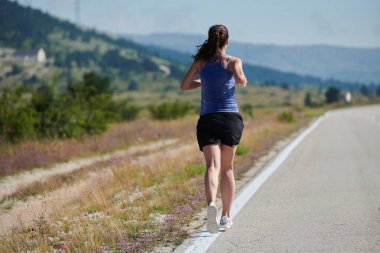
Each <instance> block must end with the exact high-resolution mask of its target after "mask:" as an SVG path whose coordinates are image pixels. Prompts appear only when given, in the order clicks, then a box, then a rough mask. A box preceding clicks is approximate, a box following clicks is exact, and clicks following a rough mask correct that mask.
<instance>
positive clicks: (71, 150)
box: [0, 117, 194, 177]
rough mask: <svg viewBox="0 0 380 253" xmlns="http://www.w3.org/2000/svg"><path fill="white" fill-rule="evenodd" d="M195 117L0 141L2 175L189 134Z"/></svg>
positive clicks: (142, 121)
mask: <svg viewBox="0 0 380 253" xmlns="http://www.w3.org/2000/svg"><path fill="white" fill-rule="evenodd" d="M193 121H194V117H187V118H185V119H181V120H177V121H173V122H171V121H162V122H161V121H151V120H137V121H134V122H129V123H121V124H115V125H113V126H111V127H110V129H109V130H108V131H107V132H105V133H103V134H101V135H98V136H87V137H83V138H81V139H63V140H62V139H61V140H59V139H55V140H30V141H26V142H23V143H20V144H12V143H0V177H1V176H5V175H9V174H13V173H16V172H19V171H22V170H25V169H30V168H34V167H47V166H50V165H52V164H55V163H57V162H66V161H68V160H70V159H72V158H78V157H85V156H89V155H95V154H102V153H106V152H110V151H114V150H117V149H124V148H127V147H129V146H131V145H136V144H141V143H145V142H149V141H152V140H157V139H166V138H173V137H187V134H186V135H185V136H183V133H191V132H193V127H194V126H193V125H192V124H191V122H193Z"/></svg>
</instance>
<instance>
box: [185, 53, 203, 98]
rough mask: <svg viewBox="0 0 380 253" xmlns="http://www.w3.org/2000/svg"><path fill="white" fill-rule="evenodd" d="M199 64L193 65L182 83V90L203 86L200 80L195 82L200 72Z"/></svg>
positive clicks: (197, 61)
mask: <svg viewBox="0 0 380 253" xmlns="http://www.w3.org/2000/svg"><path fill="white" fill-rule="evenodd" d="M199 64H200V63H199V60H196V61H194V62H193V64H192V65H191V67H190V68H189V70H188V71H187V73H186V75H185V77H184V78H183V80H182V82H181V90H183V91H185V90H192V89H196V88H198V87H199V86H201V80H200V79H197V80H194V78H195V76H196V75H197V74H198V71H199Z"/></svg>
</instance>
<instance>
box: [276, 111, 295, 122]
mask: <svg viewBox="0 0 380 253" xmlns="http://www.w3.org/2000/svg"><path fill="white" fill-rule="evenodd" d="M277 119H278V120H279V121H281V122H288V123H293V122H295V121H296V117H295V116H294V114H293V112H291V111H283V112H281V113H279V114H278V116H277Z"/></svg>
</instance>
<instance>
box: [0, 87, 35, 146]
mask: <svg viewBox="0 0 380 253" xmlns="http://www.w3.org/2000/svg"><path fill="white" fill-rule="evenodd" d="M23 94H24V91H23V90H22V89H16V90H15V91H11V90H9V89H3V90H1V91H0V135H1V136H2V137H3V138H4V139H6V140H9V141H18V140H22V139H26V138H29V137H33V136H34V135H35V130H34V125H35V123H36V111H35V110H34V109H33V108H32V107H30V106H29V104H28V101H27V100H26V99H24V98H23Z"/></svg>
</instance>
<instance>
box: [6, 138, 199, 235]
mask: <svg viewBox="0 0 380 253" xmlns="http://www.w3.org/2000/svg"><path fill="white" fill-rule="evenodd" d="M176 142H177V141H176V140H167V141H161V142H157V143H152V144H149V145H144V146H141V147H135V148H131V149H129V150H127V151H126V152H124V155H125V154H129V153H131V152H132V151H133V152H132V153H134V152H137V151H143V150H145V151H146V150H152V149H158V148H159V150H158V151H157V152H153V153H151V154H149V155H142V156H138V157H137V158H135V159H133V160H132V162H135V163H140V164H148V163H154V162H156V161H157V160H159V159H162V158H163V156H165V157H171V156H175V155H177V154H179V153H180V152H184V151H187V150H190V149H192V148H194V145H191V144H188V145H182V146H180V147H168V146H169V145H170V144H174V143H176ZM164 147H168V148H167V149H163V148H164ZM131 150H132V151H131ZM120 156H122V155H121V153H119V155H117V156H113V157H120ZM94 159H95V158H94ZM108 159H110V158H108ZM94 161H95V160H94ZM96 161H98V160H96ZM112 176H113V173H112V170H111V169H110V168H107V167H105V168H104V169H102V170H100V171H97V172H90V173H89V175H88V177H87V178H85V179H83V180H79V181H78V182H76V183H75V184H73V185H70V186H66V187H62V188H60V189H57V190H55V191H52V192H49V193H47V194H43V195H38V196H35V197H31V198H29V199H28V200H27V201H25V202H22V201H18V202H17V203H16V204H15V205H14V206H13V207H12V208H11V209H10V210H7V211H5V212H3V213H0V224H1V226H0V235H4V234H7V233H8V232H9V231H10V229H11V228H12V227H17V226H20V225H23V226H28V225H31V224H32V223H33V220H35V219H37V218H38V217H39V216H40V215H41V214H43V215H44V217H45V218H46V219H49V217H51V216H54V215H56V214H59V213H60V212H61V211H62V209H63V208H65V207H67V205H68V204H70V203H73V201H75V200H76V199H79V198H81V196H83V194H85V193H87V192H91V191H92V190H91V189H93V187H96V185H97V182H100V181H104V180H107V178H110V177H112Z"/></svg>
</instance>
